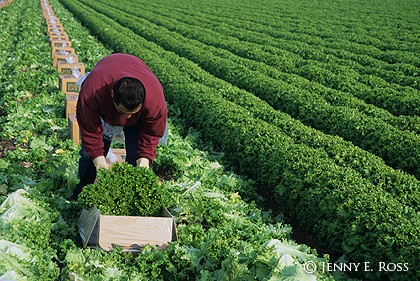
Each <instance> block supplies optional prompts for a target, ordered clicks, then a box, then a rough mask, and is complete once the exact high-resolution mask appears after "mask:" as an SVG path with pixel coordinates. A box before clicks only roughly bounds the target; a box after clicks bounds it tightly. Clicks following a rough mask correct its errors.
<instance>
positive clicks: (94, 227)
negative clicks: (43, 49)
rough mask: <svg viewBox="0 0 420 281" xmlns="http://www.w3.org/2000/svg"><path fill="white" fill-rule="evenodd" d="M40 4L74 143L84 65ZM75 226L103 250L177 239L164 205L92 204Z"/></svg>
mask: <svg viewBox="0 0 420 281" xmlns="http://www.w3.org/2000/svg"><path fill="white" fill-rule="evenodd" d="M0 1H1V0H0ZM0 4H1V2H0ZM41 7H42V11H43V15H44V18H45V23H46V25H47V34H48V36H49V42H50V47H51V57H52V62H53V65H54V66H55V67H57V74H58V86H59V89H60V90H61V91H62V92H64V94H65V95H66V113H65V114H66V118H67V120H68V129H69V136H70V138H71V139H72V140H73V141H74V142H75V143H76V144H80V129H79V125H78V123H77V118H76V106H77V99H78V96H79V90H80V89H79V85H78V84H77V82H78V81H79V79H80V78H81V77H82V76H83V75H84V74H85V66H84V64H83V63H82V62H79V61H78V56H77V54H76V51H75V49H74V48H73V47H72V43H71V41H70V40H69V37H68V35H67V33H66V32H65V31H64V28H63V26H62V24H61V23H60V21H59V19H58V18H57V17H56V16H55V15H54V12H53V10H52V9H51V7H50V5H49V3H48V0H41ZM0 8H1V6H0ZM107 161H108V164H109V165H113V164H114V163H116V162H124V161H125V149H111V150H110V153H109V154H108V156H107ZM78 228H79V233H80V236H81V238H82V240H83V245H84V247H88V246H89V247H96V248H98V249H102V250H112V249H113V248H114V247H115V246H121V247H123V248H124V250H125V251H128V252H138V251H141V249H142V247H144V246H145V245H146V244H151V245H156V246H158V247H159V248H161V249H164V248H165V247H166V246H167V244H168V243H169V242H171V241H175V240H177V239H178V238H177V232H176V227H175V223H174V218H173V217H172V215H171V214H170V213H169V212H168V210H166V208H163V209H162V212H161V215H160V216H158V217H140V216H138V217H136V216H105V215H101V214H100V213H99V211H98V210H97V209H96V208H95V207H93V208H92V209H90V210H83V212H82V214H81V216H80V218H79V223H78Z"/></svg>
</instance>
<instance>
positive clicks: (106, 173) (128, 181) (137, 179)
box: [78, 163, 165, 216]
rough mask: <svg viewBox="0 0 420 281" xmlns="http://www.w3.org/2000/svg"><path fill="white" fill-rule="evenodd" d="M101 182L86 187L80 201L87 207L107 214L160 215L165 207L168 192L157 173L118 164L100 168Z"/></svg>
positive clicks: (99, 176)
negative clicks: (165, 193) (159, 180)
mask: <svg viewBox="0 0 420 281" xmlns="http://www.w3.org/2000/svg"><path fill="white" fill-rule="evenodd" d="M97 180H98V181H97V183H95V184H90V185H87V186H85V187H84V188H83V190H82V193H81V194H80V196H79V199H78V201H79V202H80V203H81V204H82V205H83V206H85V207H86V208H89V207H92V206H96V207H97V208H98V210H99V211H100V212H101V214H103V215H114V216H157V215H159V212H160V210H161V208H162V207H163V206H164V203H165V198H164V191H163V189H162V187H161V186H160V185H159V183H158V178H157V176H156V175H155V174H154V172H153V171H152V170H150V169H146V168H135V167H133V166H131V165H129V164H127V163H116V164H114V165H113V166H112V167H111V168H110V170H107V169H100V170H99V171H98V175H97Z"/></svg>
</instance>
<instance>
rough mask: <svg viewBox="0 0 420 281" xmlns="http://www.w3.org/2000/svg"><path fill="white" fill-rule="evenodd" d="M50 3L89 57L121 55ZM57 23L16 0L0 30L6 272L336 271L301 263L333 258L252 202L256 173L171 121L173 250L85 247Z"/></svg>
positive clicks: (96, 275) (174, 275)
mask: <svg viewBox="0 0 420 281" xmlns="http://www.w3.org/2000/svg"><path fill="white" fill-rule="evenodd" d="M51 2H53V4H54V6H53V9H52V10H54V11H57V12H58V13H57V14H58V15H59V16H58V18H59V19H60V22H61V23H63V25H64V27H65V28H66V32H68V34H69V37H70V39H71V41H70V42H71V45H72V47H74V48H75V51H77V53H78V55H79V58H80V61H86V62H96V61H98V60H99V59H100V58H101V57H103V56H104V55H106V54H109V53H111V51H110V50H109V49H106V48H105V47H104V46H103V45H102V44H100V43H98V42H97V41H95V40H94V39H93V37H91V36H90V35H89V34H88V33H87V32H86V31H85V30H84V29H83V27H82V26H81V25H80V24H79V23H78V22H76V21H75V20H74V19H73V18H72V17H71V15H70V14H69V13H68V12H67V11H65V10H63V9H62V7H61V6H60V4H59V3H58V2H56V1H51ZM41 4H43V5H44V7H45V5H47V4H48V1H46V0H42V1H41ZM44 15H45V13H44ZM49 15H52V13H51V11H50V14H49ZM62 15H63V16H62ZM23 16H25V17H27V19H28V20H27V21H21V18H22V17H23ZM47 25H48V24H47ZM47 25H46V24H45V20H44V18H43V15H42V11H41V6H40V3H39V1H38V0H33V1H27V2H25V3H23V2H20V1H15V2H14V3H13V5H10V6H8V7H7V14H5V16H4V17H2V18H0V27H1V28H2V30H5V31H7V36H5V37H2V38H1V39H0V46H1V47H2V50H4V51H3V54H4V56H2V57H1V58H0V66H1V68H0V73H1V75H0V92H1V93H2V94H1V96H0V104H1V105H2V109H3V110H2V114H1V116H0V124H1V126H0V128H1V130H0V147H1V149H2V150H1V157H0V181H1V182H0V187H1V188H0V203H1V206H0V236H1V238H2V240H0V257H1V259H0V279H7V280H28V281H35V280H98V281H99V280H234V279H238V280H269V279H271V278H293V277H294V276H300V277H305V278H311V279H314V278H316V279H317V280H333V278H332V277H331V276H330V275H329V274H326V273H323V272H317V273H316V274H315V275H309V274H308V273H306V272H304V270H303V267H302V263H304V262H306V261H310V262H313V263H314V264H316V265H318V266H319V267H321V266H322V263H325V262H327V261H328V257H319V255H318V254H316V252H315V251H314V250H313V249H310V248H309V247H308V246H305V245H300V244H296V243H295V242H293V241H292V240H291V239H290V236H291V228H290V227H289V226H288V225H285V224H283V223H282V222H281V220H280V219H278V220H277V219H275V218H274V217H272V216H271V215H270V214H269V213H265V212H262V211H261V210H259V209H258V208H257V207H256V206H255V204H254V203H246V202H245V201H244V200H242V199H241V197H240V196H239V195H238V193H242V194H246V193H247V192H248V194H249V195H250V196H255V183H254V182H253V181H251V180H246V179H245V178H242V177H240V176H238V175H236V174H233V173H230V172H226V171H224V168H223V166H221V165H220V164H219V163H218V162H215V161H214V160H211V159H212V157H210V155H208V154H207V153H205V152H203V151H199V150H197V149H194V148H193V147H194V146H197V143H194V141H193V138H192V137H191V136H189V137H188V138H187V139H185V138H182V137H181V136H180V134H179V133H178V130H179V129H178V128H177V127H176V126H175V125H173V124H172V122H170V124H169V126H170V136H169V144H168V145H167V146H164V147H158V150H159V151H158V157H157V158H156V161H155V162H154V166H153V167H152V168H153V169H154V170H155V171H156V173H157V174H164V175H165V176H166V177H167V180H166V181H164V182H163V183H162V184H163V185H164V187H165V190H166V191H167V196H168V198H167V200H166V201H167V202H170V204H169V205H168V209H169V210H170V211H171V212H172V213H173V214H174V215H175V216H176V218H177V229H178V236H179V240H178V241H175V242H173V243H171V244H170V245H169V246H168V248H167V249H166V250H165V251H161V250H158V249H156V248H155V247H152V246H150V247H149V246H147V247H145V248H144V250H143V251H142V252H141V253H139V255H138V256H137V257H135V256H132V255H129V254H127V253H123V252H121V251H119V250H115V251H111V252H106V251H101V250H97V249H90V248H89V249H83V248H82V245H81V244H80V238H79V234H78V231H77V220H78V218H79V215H80V212H81V208H82V207H83V206H81V205H80V204H78V202H68V201H66V200H65V198H66V197H67V196H68V195H69V193H70V192H71V190H72V189H73V187H74V185H75V183H76V182H77V159H78V153H77V152H78V150H79V148H80V147H79V146H78V145H76V144H75V143H74V141H73V140H71V139H69V134H68V133H69V132H68V126H67V125H68V124H67V118H65V117H64V116H65V115H64V112H65V102H66V100H65V94H64V91H63V89H64V88H61V89H60V88H59V87H58V84H57V81H59V74H58V72H57V66H54V65H53V56H52V55H51V45H50V42H49V40H48V37H49V34H48V33H47V32H48V31H49V30H50V29H49V28H46V27H47ZM55 27H58V22H57V21H56V22H55ZM54 31H55V28H54ZM61 31H62V30H61ZM28 46H29V47H28ZM30 46H34V47H33V48H31V47H30ZM35 46H36V47H35ZM82 46H83V48H80V47H82ZM79 50H80V51H79ZM90 69H91V66H87V68H86V70H87V71H89V70H90ZM6 145H8V147H7V148H6Z"/></svg>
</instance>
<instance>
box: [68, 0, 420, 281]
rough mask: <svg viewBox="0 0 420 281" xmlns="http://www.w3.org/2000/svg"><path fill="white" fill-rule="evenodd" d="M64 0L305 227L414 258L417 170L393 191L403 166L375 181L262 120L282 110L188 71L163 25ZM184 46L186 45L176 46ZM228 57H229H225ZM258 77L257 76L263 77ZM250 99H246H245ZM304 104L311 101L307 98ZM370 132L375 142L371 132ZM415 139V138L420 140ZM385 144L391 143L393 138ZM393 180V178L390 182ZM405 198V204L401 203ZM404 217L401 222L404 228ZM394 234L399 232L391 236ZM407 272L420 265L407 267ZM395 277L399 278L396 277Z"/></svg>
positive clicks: (354, 255)
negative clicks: (148, 25)
mask: <svg viewBox="0 0 420 281" xmlns="http://www.w3.org/2000/svg"><path fill="white" fill-rule="evenodd" d="M61 2H62V3H63V4H64V6H65V7H66V8H67V9H69V10H70V11H71V12H72V13H73V14H74V15H75V16H76V17H77V19H79V20H80V21H81V22H82V23H83V24H84V25H85V26H86V27H88V28H89V29H90V31H91V32H92V34H94V35H95V36H97V37H98V39H99V40H101V41H102V42H105V43H106V44H107V45H108V46H110V47H111V48H112V49H113V50H114V51H117V52H128V53H132V54H135V55H137V56H139V57H141V58H142V59H144V60H145V61H146V62H147V63H148V64H149V65H150V66H151V68H152V70H153V71H154V72H155V73H156V74H157V76H158V77H159V79H161V81H162V83H163V86H164V89H165V91H166V97H167V99H168V101H169V103H171V104H173V105H174V106H176V107H178V108H179V112H180V116H181V117H183V118H184V119H185V120H188V123H189V124H190V125H193V126H194V127H195V128H197V129H200V130H201V132H202V133H203V135H204V138H206V139H208V140H211V141H213V142H214V143H215V144H216V145H218V146H219V147H220V148H221V149H222V150H223V151H224V152H225V153H226V154H225V158H224V159H225V160H227V161H229V163H230V164H231V165H232V166H235V167H236V169H237V170H238V171H240V172H241V174H245V175H248V176H250V177H251V178H254V179H255V180H257V182H258V183H260V184H261V185H263V186H265V187H266V190H267V192H274V194H275V195H276V199H277V202H278V204H279V205H281V206H283V208H284V209H285V210H286V211H287V212H288V213H289V214H292V215H293V216H294V217H295V218H297V219H298V220H299V222H300V223H301V225H302V226H304V227H305V228H306V229H307V230H308V231H310V232H312V233H316V235H317V237H318V238H320V240H322V241H328V242H326V243H328V245H329V246H330V247H331V248H335V249H340V251H342V252H343V253H345V254H346V256H348V257H349V258H350V259H351V260H354V261H356V260H369V261H372V262H376V261H380V260H393V259H396V257H397V256H398V257H404V259H405V261H407V263H409V264H415V263H416V259H417V256H416V252H417V250H416V249H415V247H412V245H414V244H412V243H417V242H415V241H414V242H413V239H414V240H415V238H414V237H416V235H414V237H413V233H415V232H416V231H418V229H419V228H418V225H416V224H417V223H418V219H416V218H417V217H418V211H417V210H416V209H415V208H417V207H416V206H415V205H416V204H412V205H411V207H410V203H407V202H406V201H405V200H406V196H407V195H408V194H412V195H413V196H414V197H413V199H414V201H412V202H415V201H418V200H417V199H416V198H418V196H419V194H418V184H419V183H418V181H417V180H416V179H415V178H414V177H412V176H408V175H407V174H404V173H402V174H401V176H402V175H404V176H402V177H403V178H405V180H404V181H406V180H408V181H407V182H406V184H404V185H405V186H406V187H407V188H408V189H407V190H405V191H403V192H397V193H399V194H400V196H395V195H391V193H392V192H391V193H389V191H385V190H386V189H387V188H388V187H390V186H398V181H399V180H397V179H396V178H393V179H391V178H390V177H389V175H390V174H393V173H399V172H397V171H394V170H392V169H389V168H385V167H386V166H385V165H383V166H382V168H383V169H384V170H388V172H389V173H390V174H388V175H387V176H385V177H384V178H383V181H379V182H377V183H375V184H374V183H372V181H371V180H368V179H367V178H369V175H370V172H367V171H365V173H363V172H362V171H359V172H358V171H356V170H355V169H353V168H350V167H349V165H346V164H343V163H342V162H341V163H340V161H337V162H338V163H337V162H336V159H335V158H334V157H330V156H329V155H328V153H327V152H326V151H325V150H324V149H319V148H317V149H315V148H312V147H309V146H307V145H306V144H303V143H297V142H295V140H293V139H291V138H290V137H289V135H288V134H287V133H285V132H284V131H282V130H280V129H279V128H278V127H277V126H274V125H273V124H271V122H270V123H269V122H265V121H264V118H267V119H266V120H269V119H272V118H273V116H275V117H277V118H278V116H280V115H274V111H273V110H272V109H271V111H268V114H267V115H266V116H265V117H264V116H263V112H262V111H260V112H259V111H258V109H255V111H253V110H250V109H252V107H260V106H263V104H264V103H257V102H256V99H255V96H254V99H253V98H252V96H251V95H249V96H244V99H242V100H240V102H241V103H243V104H242V105H238V104H237V102H236V101H235V103H233V102H230V101H229V99H231V100H235V99H239V98H240V96H239V95H236V96H235V93H241V94H242V93H243V94H245V93H246V92H245V91H242V92H241V90H240V89H238V88H235V87H233V86H232V85H230V86H229V85H228V84H223V83H221V85H222V86H221V87H220V88H218V89H217V91H215V88H214V86H215V85H216V84H217V83H216V82H219V81H217V80H216V78H215V77H214V76H212V75H210V74H209V73H206V72H203V71H199V70H198V69H196V68H193V69H194V70H197V72H196V73H195V74H194V73H192V72H193V71H189V70H188V69H189V67H190V66H192V65H193V63H191V61H188V60H186V59H185V58H182V57H180V56H178V55H176V54H174V53H173V52H169V51H166V50H165V49H164V48H167V45H165V44H163V43H162V42H164V41H163V40H167V42H169V36H167V35H166V34H165V33H160V36H159V37H158V34H159V33H158V32H151V30H148V31H150V32H139V31H138V30H137V28H140V27H139V24H136V22H134V20H133V19H130V17H128V16H127V15H124V14H122V13H117V12H116V11H115V12H113V9H112V8H110V6H109V5H99V4H97V3H96V2H89V3H86V5H84V4H83V2H82V1H71V0H63V1H61ZM91 7H94V8H95V9H92V8H91ZM103 30H106V31H107V32H103ZM151 34H152V35H153V36H156V37H154V38H155V39H154V40H150V39H149V38H150V37H149V38H148V36H152V35H151ZM142 36H145V37H146V38H147V39H149V40H150V41H149V40H146V39H144V38H143V37H142ZM174 36H176V34H174ZM176 39H178V38H176ZM173 41H174V43H173V44H175V43H177V42H176V41H177V40H173ZM156 43H158V44H156ZM178 43H179V42H178ZM182 43H183V44H184V46H183V47H184V49H189V48H191V46H190V45H188V44H185V42H181V43H179V44H180V45H181V44H182ZM162 47H164V48H162ZM180 51H181V46H180V47H179V51H178V49H177V53H178V52H180ZM207 55H209V53H207V52H203V53H202V55H201V56H197V57H198V58H199V59H206V58H205V57H206V56H207ZM203 57H204V58H203ZM212 58H213V59H215V58H216V57H212ZM225 62H226V63H228V60H226V61H225ZM220 65H222V64H220ZM220 67H222V66H220ZM220 69H221V68H220ZM233 69H234V68H232V70H233ZM241 70H242V69H241ZM224 74H225V75H227V73H224ZM238 75H240V73H239V74H238ZM248 78H249V79H251V78H255V77H252V76H249V77H248ZM255 79H256V80H253V81H255V82H258V79H257V78H255ZM259 82H260V86H263V85H265V83H262V81H261V80H260V81H259ZM209 85H210V86H209ZM230 93H232V96H230V95H229V94H230ZM295 93H296V94H297V92H295ZM233 97H234V98H233ZM245 98H249V100H248V101H247V100H245ZM250 101H253V102H255V104H253V103H250ZM247 103H248V107H246V106H244V105H245V104H247ZM266 106H268V105H266ZM313 106H314V105H313V104H312V107H313ZM267 109H268V107H267ZM307 109H308V110H310V109H311V107H310V104H308V108H307ZM256 116H258V117H256ZM313 116H316V115H313ZM318 118H319V117H318ZM277 120H280V119H277ZM291 122H296V121H293V120H292V121H291ZM296 124H298V123H296ZM355 124H356V123H355ZM359 124H360V123H359ZM308 130H309V129H308ZM308 132H309V131H308ZM314 140H315V138H314ZM367 140H369V141H371V142H373V140H372V139H369V137H367ZM412 144H413V145H416V144H417V142H416V141H414V142H413V143H412ZM387 147H390V146H389V144H388V146H387ZM330 152H331V151H330ZM407 153H408V152H407ZM411 153H412V152H411ZM407 155H408V154H407ZM409 155H412V154H409ZM345 157H347V156H345ZM371 159H374V157H372V158H371ZM372 161H373V160H372ZM350 162H351V161H349V163H350ZM353 163H354V162H353ZM356 163H357V162H356ZM356 163H355V164H356ZM340 164H341V165H340ZM372 165H373V164H372ZM356 166H357V164H356ZM367 167H368V169H369V171H373V170H374V169H371V168H372V167H371V166H370V165H369V164H368V165H367ZM388 172H387V173H388ZM379 174H381V173H380V172H379ZM401 179H402V178H401ZM392 181H394V183H393V184H389V182H392ZM409 181H411V183H409ZM384 189H385V190H384ZM409 190H411V191H413V192H411V191H409ZM401 200H402V201H401ZM403 201H404V204H401V203H402V202H403ZM367 210H369V212H367ZM413 218H414V219H413ZM401 225H404V229H402V228H401V227H400V226H401ZM389 237H394V238H395V239H391V240H390V239H389ZM397 237H398V238H397ZM357 245H364V247H363V248H360V247H358V246H357ZM391 245H393V246H391ZM396 245H398V246H396ZM389 247H392V248H394V249H399V250H397V251H401V252H399V253H397V252H394V253H392V254H391V253H389V251H388V250H387V249H389ZM365 249H369V250H368V251H366V250H365ZM398 259H399V258H398ZM366 274H367V275H370V274H373V275H375V274H386V273H378V272H375V273H366ZM407 274H408V275H410V274H416V273H415V272H414V271H409V272H408V273H407ZM371 277H372V275H371ZM376 277H378V276H376ZM389 277H390V278H393V277H392V276H389ZM394 278H396V279H395V280H397V278H398V277H395V276H394Z"/></svg>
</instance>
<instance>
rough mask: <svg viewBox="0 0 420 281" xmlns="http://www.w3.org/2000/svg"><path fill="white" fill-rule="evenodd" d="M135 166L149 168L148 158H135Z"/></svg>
mask: <svg viewBox="0 0 420 281" xmlns="http://www.w3.org/2000/svg"><path fill="white" fill-rule="evenodd" d="M136 162H137V167H145V168H147V169H148V168H149V159H147V158H144V157H141V158H139V159H137V161H136Z"/></svg>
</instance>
